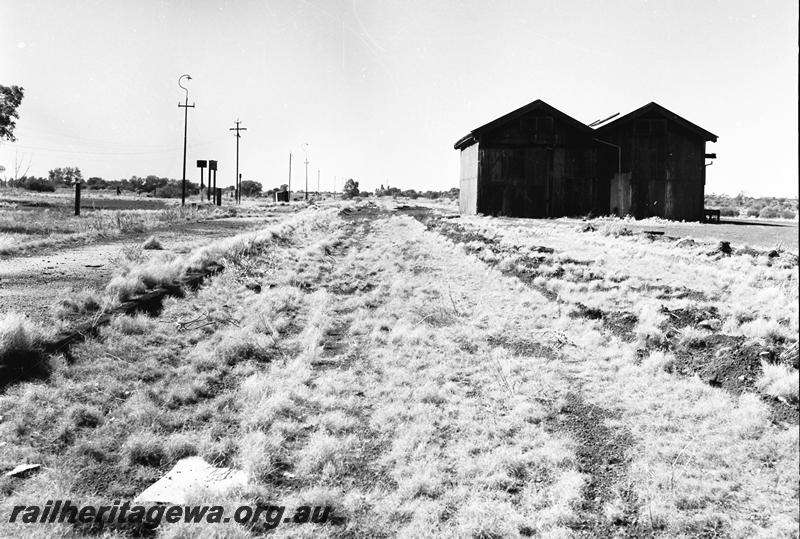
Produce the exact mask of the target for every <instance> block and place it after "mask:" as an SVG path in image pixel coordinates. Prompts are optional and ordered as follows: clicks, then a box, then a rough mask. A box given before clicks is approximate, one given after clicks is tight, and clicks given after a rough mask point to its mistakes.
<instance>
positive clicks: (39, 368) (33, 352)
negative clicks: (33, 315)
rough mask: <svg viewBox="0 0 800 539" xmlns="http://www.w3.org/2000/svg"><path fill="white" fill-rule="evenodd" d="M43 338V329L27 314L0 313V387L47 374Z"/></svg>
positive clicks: (47, 367)
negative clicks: (26, 315)
mask: <svg viewBox="0 0 800 539" xmlns="http://www.w3.org/2000/svg"><path fill="white" fill-rule="evenodd" d="M43 339H44V331H43V330H42V329H41V328H40V327H39V326H37V325H36V324H34V323H33V322H32V321H31V320H29V319H28V318H27V317H25V316H23V315H21V314H17V313H14V312H8V313H5V314H3V315H0V387H2V386H5V385H6V384H7V383H10V382H12V381H15V380H23V379H26V378H32V377H37V376H45V375H47V374H49V373H50V370H51V365H50V362H49V361H48V359H47V358H46V357H45V355H44V353H43V350H42V342H43Z"/></svg>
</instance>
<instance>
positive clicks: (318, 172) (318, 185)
mask: <svg viewBox="0 0 800 539" xmlns="http://www.w3.org/2000/svg"><path fill="white" fill-rule="evenodd" d="M317 197H319V169H317Z"/></svg>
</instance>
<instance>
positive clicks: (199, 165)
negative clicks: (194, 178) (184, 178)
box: [197, 159, 211, 204]
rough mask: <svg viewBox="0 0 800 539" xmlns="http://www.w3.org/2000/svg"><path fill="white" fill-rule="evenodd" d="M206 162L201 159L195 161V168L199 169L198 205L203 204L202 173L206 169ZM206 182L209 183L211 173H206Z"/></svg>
mask: <svg viewBox="0 0 800 539" xmlns="http://www.w3.org/2000/svg"><path fill="white" fill-rule="evenodd" d="M206 164H207V163H206V162H205V161H204V160H202V159H198V160H197V168H199V169H200V204H202V203H203V172H204V171H205V168H206ZM208 181H209V183H210V182H211V171H209V172H208Z"/></svg>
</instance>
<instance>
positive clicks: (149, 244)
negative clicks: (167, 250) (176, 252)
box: [142, 236, 164, 251]
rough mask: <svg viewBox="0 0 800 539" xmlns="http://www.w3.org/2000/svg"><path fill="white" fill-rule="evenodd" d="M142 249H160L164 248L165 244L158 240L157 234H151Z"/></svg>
mask: <svg viewBox="0 0 800 539" xmlns="http://www.w3.org/2000/svg"><path fill="white" fill-rule="evenodd" d="M142 249H145V250H154V251H160V250H162V249H164V246H163V245H161V242H160V241H159V240H158V238H156V237H155V236H150V237H149V238H147V240H145V242H144V243H143V244H142Z"/></svg>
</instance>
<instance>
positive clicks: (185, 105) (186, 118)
mask: <svg viewBox="0 0 800 539" xmlns="http://www.w3.org/2000/svg"><path fill="white" fill-rule="evenodd" d="M184 77H186V80H192V77H191V76H190V75H181V76H180V77H178V86H180V87H181V88H182V89H183V91H184V92H186V98H185V101H184V103H183V105H181V102H180V101H178V108H183V182H182V183H181V206H185V205H186V127H187V125H188V123H189V109H190V108H194V103H192V104H191V105H190V104H189V89H188V88H186V87H185V86H184V85H183V84H181V81H182V80H183V78H184Z"/></svg>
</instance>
